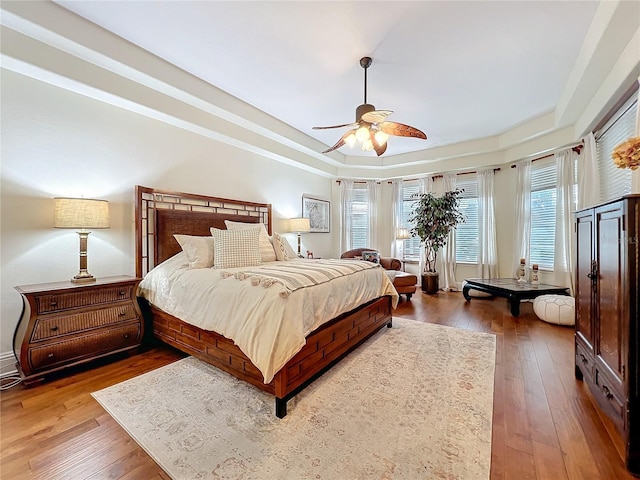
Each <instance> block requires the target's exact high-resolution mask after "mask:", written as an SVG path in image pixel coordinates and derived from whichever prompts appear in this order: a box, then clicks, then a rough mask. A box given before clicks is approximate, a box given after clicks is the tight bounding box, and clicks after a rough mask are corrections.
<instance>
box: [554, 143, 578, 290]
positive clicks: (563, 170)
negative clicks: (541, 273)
mask: <svg viewBox="0 0 640 480" xmlns="http://www.w3.org/2000/svg"><path fill="white" fill-rule="evenodd" d="M554 156H555V159H556V170H557V177H556V241H555V250H554V261H553V263H554V267H553V270H554V278H555V282H556V283H557V284H559V285H562V286H567V287H569V289H570V293H571V295H573V291H574V290H573V286H574V281H573V228H572V225H573V221H572V220H573V219H572V212H573V211H574V210H575V201H574V198H573V179H574V174H573V166H574V164H575V160H576V156H577V154H576V153H575V152H574V151H573V150H571V149H570V148H569V149H566V150H562V151H561V152H558V153H556V154H555V155H554Z"/></svg>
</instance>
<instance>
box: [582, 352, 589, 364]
mask: <svg viewBox="0 0 640 480" xmlns="http://www.w3.org/2000/svg"><path fill="white" fill-rule="evenodd" d="M580 360H582V363H584V364H585V365H586V364H587V363H589V361H588V360H587V357H585V356H584V355H583V354H580Z"/></svg>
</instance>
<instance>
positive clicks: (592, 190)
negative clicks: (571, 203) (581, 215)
mask: <svg viewBox="0 0 640 480" xmlns="http://www.w3.org/2000/svg"><path fill="white" fill-rule="evenodd" d="M582 140H583V141H584V151H583V152H582V155H580V160H579V168H578V172H579V175H578V209H583V208H587V207H592V206H594V205H597V204H598V203H600V170H599V168H598V154H597V151H596V138H595V137H594V135H593V132H591V133H589V135H587V136H586V137H585V138H583V139H582Z"/></svg>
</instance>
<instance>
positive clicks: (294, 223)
mask: <svg viewBox="0 0 640 480" xmlns="http://www.w3.org/2000/svg"><path fill="white" fill-rule="evenodd" d="M289 222H290V223H289V230H291V231H292V232H293V233H296V234H297V235H298V257H301V256H302V253H301V251H300V234H301V233H309V232H310V231H311V223H310V222H309V219H308V218H292V219H291V220H289Z"/></svg>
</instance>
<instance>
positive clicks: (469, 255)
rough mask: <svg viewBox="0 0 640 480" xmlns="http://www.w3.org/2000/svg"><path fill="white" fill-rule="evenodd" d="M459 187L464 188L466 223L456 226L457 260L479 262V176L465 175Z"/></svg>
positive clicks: (459, 180)
mask: <svg viewBox="0 0 640 480" xmlns="http://www.w3.org/2000/svg"><path fill="white" fill-rule="evenodd" d="M457 188H458V189H462V190H464V192H463V193H462V196H461V198H460V212H461V213H462V214H463V215H464V217H465V221H464V223H459V224H458V225H457V226H456V262H457V263H477V262H478V178H477V175H465V177H464V180H461V179H458V181H457Z"/></svg>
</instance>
